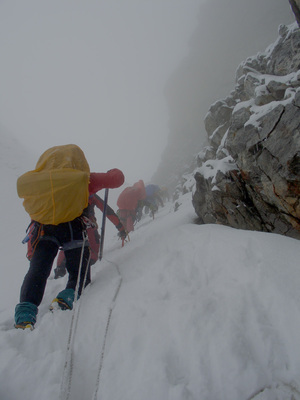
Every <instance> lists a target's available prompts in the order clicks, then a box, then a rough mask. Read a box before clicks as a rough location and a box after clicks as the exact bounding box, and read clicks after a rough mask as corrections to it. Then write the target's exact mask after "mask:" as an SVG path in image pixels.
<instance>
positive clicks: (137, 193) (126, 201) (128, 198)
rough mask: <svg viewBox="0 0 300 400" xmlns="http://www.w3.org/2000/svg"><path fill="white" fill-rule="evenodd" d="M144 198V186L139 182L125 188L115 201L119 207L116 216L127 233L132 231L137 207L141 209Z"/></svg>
mask: <svg viewBox="0 0 300 400" xmlns="http://www.w3.org/2000/svg"><path fill="white" fill-rule="evenodd" d="M146 197H147V196H146V190H145V185H144V182H143V181H142V180H139V181H138V182H136V183H135V184H134V185H133V186H130V187H127V188H126V189H124V190H123V192H122V193H121V194H120V195H119V198H118V201H117V205H118V207H119V210H118V215H119V217H120V220H121V222H122V223H123V225H124V227H125V229H126V231H127V233H129V232H131V231H133V230H134V222H135V221H136V218H137V213H138V210H139V207H141V205H142V204H143V202H144V201H145V199H146Z"/></svg>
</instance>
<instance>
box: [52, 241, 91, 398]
mask: <svg viewBox="0 0 300 400" xmlns="http://www.w3.org/2000/svg"><path fill="white" fill-rule="evenodd" d="M86 241H87V236H86V235H84V238H83V243H82V248H81V255H80V263H79V269H78V276H77V282H76V288H75V295H74V302H73V310H72V319H71V324H70V328H69V337H68V343H67V350H66V356H65V363H64V368H63V373H62V381H61V386H60V395H59V400H68V399H69V398H70V394H71V386H72V376H73V347H74V339H75V335H76V331H77V326H78V319H79V312H80V304H81V302H80V301H77V297H78V291H79V283H80V276H81V270H82V261H83V253H84V249H85V244H86ZM89 263H90V259H88V262H87V264H86V265H87V268H86V270H85V274H84V280H83V284H82V291H83V290H84V287H85V282H86V277H87V272H88V269H89Z"/></svg>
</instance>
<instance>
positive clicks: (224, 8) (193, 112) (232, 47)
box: [153, 0, 294, 186]
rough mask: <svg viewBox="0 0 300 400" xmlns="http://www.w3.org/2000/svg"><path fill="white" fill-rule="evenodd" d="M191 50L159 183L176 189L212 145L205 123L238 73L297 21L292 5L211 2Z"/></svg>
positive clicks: (171, 99)
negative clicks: (186, 171) (207, 145)
mask: <svg viewBox="0 0 300 400" xmlns="http://www.w3.org/2000/svg"><path fill="white" fill-rule="evenodd" d="M198 20H199V23H198V28H197V29H196V31H195V33H194V35H193V37H192V38H191V40H190V50H189V53H188V55H187V57H186V58H185V60H184V61H183V62H182V64H181V65H180V66H179V67H178V68H177V69H176V70H175V71H174V73H173V75H172V76H171V77H170V79H169V81H168V84H167V86H166V89H165V93H166V98H167V104H168V108H169V139H168V144H167V147H166V149H165V151H164V153H163V156H162V160H161V163H160V165H159V166H158V169H157V172H156V173H155V174H154V176H153V181H155V182H157V183H159V184H167V185H169V186H174V185H176V183H177V182H178V179H179V176H180V175H182V171H183V170H184V169H185V168H187V165H189V164H190V163H191V160H192V157H193V156H194V155H195V154H196V153H197V152H198V151H199V150H200V149H201V147H203V145H204V144H205V143H206V140H207V139H206V137H207V135H206V132H205V128H204V117H205V115H206V114H207V112H208V110H209V107H210V105H211V104H212V103H213V102H215V101H216V100H218V99H219V98H222V97H224V96H226V95H227V94H228V93H229V92H230V91H231V90H232V88H233V86H234V80H235V71H236V69H237V67H238V65H239V64H240V63H241V62H242V61H243V60H244V59H245V58H247V57H248V56H251V55H253V54H256V53H257V52H260V51H263V50H265V48H266V47H267V46H268V45H269V44H270V43H272V42H273V41H274V40H275V39H276V37H277V36H278V27H279V25H280V24H289V23H291V22H293V21H294V16H293V13H292V11H291V8H290V5H289V3H288V1H282V0H263V1H262V0H251V1H249V0H211V1H209V2H207V3H206V4H204V5H202V6H201V7H200V10H199V17H198Z"/></svg>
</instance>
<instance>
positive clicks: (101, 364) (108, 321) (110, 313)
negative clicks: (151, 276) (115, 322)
mask: <svg viewBox="0 0 300 400" xmlns="http://www.w3.org/2000/svg"><path fill="white" fill-rule="evenodd" d="M105 261H107V262H109V263H111V264H113V265H114V266H115V267H116V270H117V273H118V275H119V283H118V286H117V288H116V290H115V293H114V297H113V299H112V301H111V305H110V308H109V313H108V318H107V322H106V327H105V334H104V338H103V343H102V348H101V352H100V359H99V367H98V373H97V379H96V384H95V391H94V395H93V400H97V395H98V391H99V387H100V379H101V372H102V367H103V360H104V353H105V347H106V339H107V335H108V330H109V325H110V320H111V315H112V312H113V309H114V307H115V304H116V300H117V297H118V295H119V292H120V289H121V285H122V282H123V279H122V275H121V272H120V269H119V266H118V264H116V263H115V262H112V261H109V260H107V259H105Z"/></svg>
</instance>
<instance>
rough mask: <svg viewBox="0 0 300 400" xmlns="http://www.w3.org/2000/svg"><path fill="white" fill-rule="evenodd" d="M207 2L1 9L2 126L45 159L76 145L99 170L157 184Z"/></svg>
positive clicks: (64, 0) (51, 2) (67, 2)
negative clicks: (54, 149)
mask: <svg viewBox="0 0 300 400" xmlns="http://www.w3.org/2000/svg"><path fill="white" fill-rule="evenodd" d="M203 1H204V0H115V1H114V0H109V1H101V0H84V1H83V0H26V1H24V0H14V1H11V0H0V52H1V63H0V85H1V86H0V87H1V96H0V122H1V123H2V124H3V125H5V126H6V127H7V128H9V129H10V130H11V131H12V132H13V134H14V135H15V136H16V137H18V138H19V139H20V140H21V141H22V142H23V143H27V145H28V146H29V147H31V148H32V149H33V151H34V152H35V153H36V155H37V157H38V156H39V155H40V153H41V152H42V151H44V150H45V149H46V148H48V147H50V146H54V145H58V144H65V143H76V144H78V145H79V146H81V147H82V149H83V150H84V151H85V153H86V156H87V158H88V160H89V162H90V165H91V169H92V170H97V171H103V170H107V169H110V168H112V167H119V168H121V169H122V170H123V171H124V173H125V176H126V180H127V181H128V182H132V183H133V182H134V181H135V180H138V179H140V178H141V179H145V180H146V181H147V180H149V179H150V177H151V176H152V174H153V173H154V172H155V170H156V168H157V166H158V164H159V162H160V158H161V154H162V152H163V150H164V148H165V144H166V140H167V136H168V111H167V106H166V102H165V98H164V94H163V92H164V87H165V84H166V81H167V80H168V78H169V76H170V74H171V73H172V72H173V71H174V70H175V69H176V67H177V66H178V65H179V64H180V62H181V61H182V59H183V58H184V57H185V56H186V54H187V53H188V42H189V39H190V37H191V35H192V33H193V31H194V29H195V28H196V25H197V14H198V10H199V5H200V4H201V3H203ZM35 161H36V159H34V160H33V163H35Z"/></svg>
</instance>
